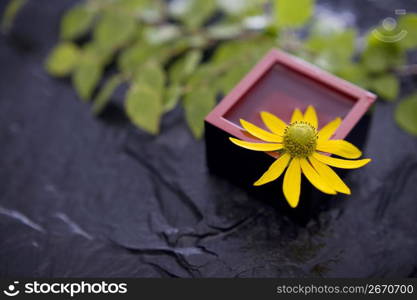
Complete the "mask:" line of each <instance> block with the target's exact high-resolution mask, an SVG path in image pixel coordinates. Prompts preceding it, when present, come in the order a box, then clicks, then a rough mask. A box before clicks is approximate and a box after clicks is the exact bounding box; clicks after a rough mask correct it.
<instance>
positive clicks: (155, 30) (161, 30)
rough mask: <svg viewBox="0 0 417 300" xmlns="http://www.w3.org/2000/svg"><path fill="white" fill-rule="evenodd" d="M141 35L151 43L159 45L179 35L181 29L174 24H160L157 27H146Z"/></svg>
mask: <svg viewBox="0 0 417 300" xmlns="http://www.w3.org/2000/svg"><path fill="white" fill-rule="evenodd" d="M143 35H144V37H145V39H146V41H147V42H148V43H149V44H151V45H160V44H164V43H168V42H171V41H173V40H175V39H178V37H180V36H181V30H180V28H179V27H178V26H176V25H171V24H170V25H162V26H159V27H146V28H145V29H144V32H143Z"/></svg>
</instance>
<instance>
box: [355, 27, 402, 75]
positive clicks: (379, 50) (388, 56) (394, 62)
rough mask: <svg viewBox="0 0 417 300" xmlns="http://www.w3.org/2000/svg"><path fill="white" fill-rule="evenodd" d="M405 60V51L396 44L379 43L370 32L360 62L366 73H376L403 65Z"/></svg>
mask: <svg viewBox="0 0 417 300" xmlns="http://www.w3.org/2000/svg"><path fill="white" fill-rule="evenodd" d="M405 58H406V57H405V51H404V50H403V49H402V48H400V46H399V44H398V43H387V42H384V41H381V40H379V39H378V38H377V37H376V36H375V34H373V33H372V32H371V33H370V34H369V36H368V43H367V46H366V48H365V50H364V52H363V53H362V57H361V62H362V63H363V65H364V66H365V68H366V69H367V70H368V71H370V72H374V73H378V72H386V71H389V70H390V69H392V68H395V67H397V66H400V65H402V64H404V62H405Z"/></svg>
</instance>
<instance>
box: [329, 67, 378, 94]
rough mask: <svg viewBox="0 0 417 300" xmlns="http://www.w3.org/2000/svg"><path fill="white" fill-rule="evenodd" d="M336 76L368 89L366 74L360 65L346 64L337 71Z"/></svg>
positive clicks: (368, 80)
mask: <svg viewBox="0 0 417 300" xmlns="http://www.w3.org/2000/svg"><path fill="white" fill-rule="evenodd" d="M336 74H337V75H338V76H340V77H342V78H344V79H346V80H347V81H350V82H352V83H354V84H357V85H359V86H361V87H363V88H365V89H366V88H368V87H369V82H370V79H369V76H368V73H367V71H366V69H365V68H364V67H363V66H362V65H361V64H347V65H345V66H343V67H342V68H341V69H339V70H338V71H337V73H336Z"/></svg>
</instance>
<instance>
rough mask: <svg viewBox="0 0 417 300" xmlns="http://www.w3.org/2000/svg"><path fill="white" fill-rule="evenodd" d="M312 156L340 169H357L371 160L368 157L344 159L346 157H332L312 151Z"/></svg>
mask: <svg viewBox="0 0 417 300" xmlns="http://www.w3.org/2000/svg"><path fill="white" fill-rule="evenodd" d="M313 157H314V158H316V159H318V160H319V161H321V162H322V163H325V164H326V165H329V166H332V167H336V168H341V169H357V168H360V167H363V166H364V165H366V164H367V163H369V162H370V161H371V160H370V159H369V158H365V159H359V160H346V159H340V158H334V157H330V156H326V155H323V154H320V153H317V152H316V153H314V154H313Z"/></svg>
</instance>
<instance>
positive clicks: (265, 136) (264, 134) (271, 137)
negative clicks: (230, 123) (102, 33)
mask: <svg viewBox="0 0 417 300" xmlns="http://www.w3.org/2000/svg"><path fill="white" fill-rule="evenodd" d="M240 124H242V127H243V128H245V129H246V130H247V131H248V132H249V133H250V134H251V135H253V136H254V137H257V138H258V139H261V140H263V141H266V142H274V143H281V142H282V137H280V136H278V135H276V134H273V133H270V132H268V131H266V130H263V129H262V128H259V127H258V126H256V125H253V124H252V123H249V122H247V121H245V120H242V119H240Z"/></svg>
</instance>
